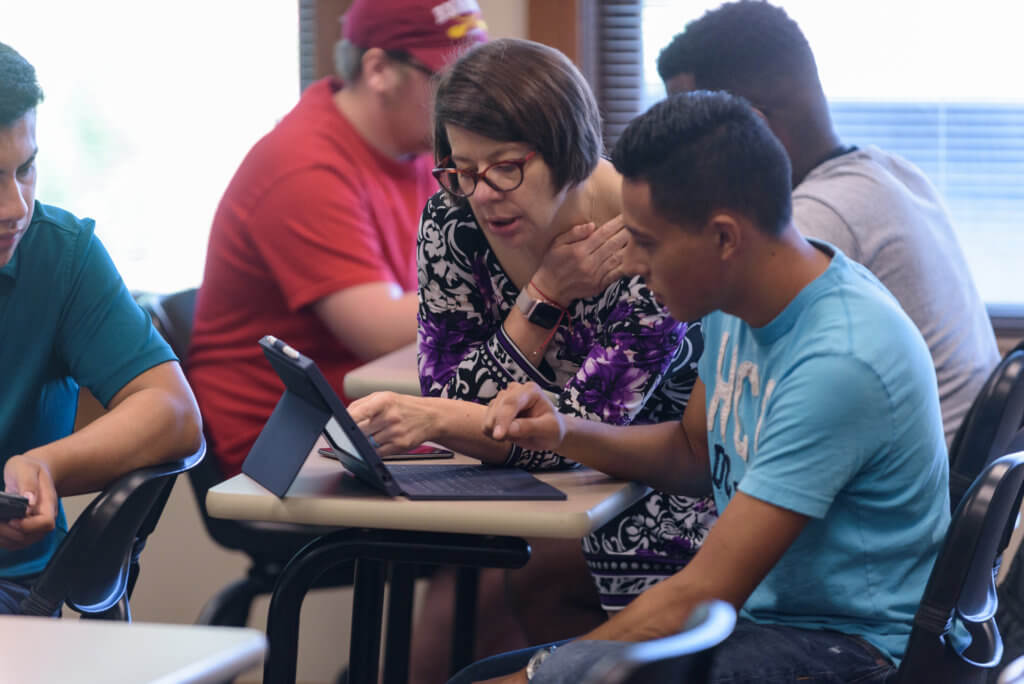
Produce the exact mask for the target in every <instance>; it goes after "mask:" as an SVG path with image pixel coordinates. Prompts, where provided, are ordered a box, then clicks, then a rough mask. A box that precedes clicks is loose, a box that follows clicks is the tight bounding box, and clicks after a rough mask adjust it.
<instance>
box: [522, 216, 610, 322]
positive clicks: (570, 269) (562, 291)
mask: <svg viewBox="0 0 1024 684" xmlns="http://www.w3.org/2000/svg"><path fill="white" fill-rule="evenodd" d="M628 245H629V231H627V230H626V229H625V226H624V224H623V220H622V216H621V215H619V216H616V217H615V218H613V219H612V220H611V221H608V223H605V224H604V225H603V226H601V227H600V228H595V227H594V224H593V223H583V224H580V225H578V226H573V228H572V229H571V230H569V231H567V232H565V233H562V234H561V235H559V236H558V237H557V238H555V240H554V242H552V243H551V247H550V249H549V250H548V252H547V254H545V255H544V260H543V261H542V262H541V264H540V267H539V268H538V269H537V272H536V273H534V274H533V279H532V280H531V282H532V283H533V286H534V288H535V289H536V290H537V294H539V295H541V296H542V297H544V298H545V299H552V300H554V302H553V303H555V304H557V305H559V306H561V307H562V308H563V309H564V308H566V307H568V306H569V304H571V303H572V302H574V301H575V300H577V299H585V298H587V297H593V296H594V295H597V294H599V293H601V292H604V290H605V289H606V288H607V287H608V286H609V285H611V284H612V283H613V282H615V281H616V280H618V279H619V278H622V277H623V276H624V275H626V273H625V271H624V266H625V260H626V259H625V257H626V248H627V247H628Z"/></svg>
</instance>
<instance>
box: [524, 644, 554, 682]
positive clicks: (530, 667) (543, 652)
mask: <svg viewBox="0 0 1024 684" xmlns="http://www.w3.org/2000/svg"><path fill="white" fill-rule="evenodd" d="M556 648H558V647H557V646H545V647H544V648H538V649H537V650H536V651H535V652H534V654H533V655H532V656H530V660H529V661H528V662H527V663H526V681H528V682H532V681H533V676H534V675H535V674H537V669H538V668H539V667H540V664H541V663H543V662H544V660H545V659H546V658H547V657H548V656H549V655H551V654H552V653H554V651H555V649H556Z"/></svg>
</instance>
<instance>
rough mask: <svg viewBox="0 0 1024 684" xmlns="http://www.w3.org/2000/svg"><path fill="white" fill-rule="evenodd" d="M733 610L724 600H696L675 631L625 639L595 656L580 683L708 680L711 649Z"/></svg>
mask: <svg viewBox="0 0 1024 684" xmlns="http://www.w3.org/2000/svg"><path fill="white" fill-rule="evenodd" d="M735 625H736V610H735V609H734V608H733V607H732V606H731V605H730V604H728V603H726V602H724V601H707V602H705V603H701V604H699V605H698V606H697V607H696V608H695V609H694V611H693V613H692V614H691V615H690V618H689V620H687V622H686V624H685V625H684V626H683V629H682V631H681V632H679V633H678V634H673V635H672V636H669V637H664V638H662V639H653V640H651V641H640V642H635V643H627V642H624V643H623V644H622V648H618V649H612V650H611V651H610V652H609V654H608V655H606V656H604V657H603V658H600V659H599V660H597V662H595V663H594V665H592V666H591V667H590V668H589V669H588V670H587V673H586V675H585V676H584V677H583V679H582V680H581V684H646V683H648V682H689V681H693V682H702V681H707V673H708V667H709V666H710V663H711V652H712V649H713V648H714V647H715V646H717V645H718V644H720V643H721V642H722V641H723V640H725V638H726V637H727V636H729V635H730V634H731V633H732V630H733V627H734V626H735Z"/></svg>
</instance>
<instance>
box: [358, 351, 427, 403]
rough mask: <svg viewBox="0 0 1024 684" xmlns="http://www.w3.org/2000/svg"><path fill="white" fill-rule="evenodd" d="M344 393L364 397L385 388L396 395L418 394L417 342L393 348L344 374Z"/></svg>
mask: <svg viewBox="0 0 1024 684" xmlns="http://www.w3.org/2000/svg"><path fill="white" fill-rule="evenodd" d="M343 389H344V391H345V396H346V397H348V398H349V399H358V398H359V397H365V396H366V395H367V394H371V393H373V392H380V391H384V390H388V391H391V392H398V393H399V394H412V395H415V396H419V395H420V376H419V371H418V370H417V368H416V343H415V342H413V343H412V344H410V345H407V346H405V347H402V348H400V349H396V350H395V351H393V352H391V353H389V354H385V355H384V356H381V357H379V358H377V359H374V360H373V361H370V362H368V363H365V364H363V365H362V366H359V367H358V368H354V369H353V370H351V371H349V372H348V373H346V374H345V379H344V381H343Z"/></svg>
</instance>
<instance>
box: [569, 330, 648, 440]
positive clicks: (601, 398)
mask: <svg viewBox="0 0 1024 684" xmlns="http://www.w3.org/2000/svg"><path fill="white" fill-rule="evenodd" d="M583 372H584V376H585V380H583V381H582V382H581V383H579V384H578V385H577V389H578V391H579V397H580V403H582V404H583V405H584V406H586V407H588V408H589V409H590V411H591V412H593V413H594V414H596V415H598V416H600V418H601V420H602V421H604V422H606V423H616V424H620V425H621V424H625V423H628V422H629V407H630V406H632V405H634V404H635V403H636V402H637V400H638V398H639V397H642V396H643V393H644V389H645V387H644V386H645V384H646V380H647V374H646V373H644V372H643V371H642V370H641V369H639V368H637V367H636V366H635V365H633V364H632V363H631V362H630V360H629V358H628V357H627V356H626V354H625V353H624V352H623V351H621V350H612V349H598V350H595V352H594V353H593V354H592V355H591V356H590V357H589V358H587V360H586V361H584V362H583Z"/></svg>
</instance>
